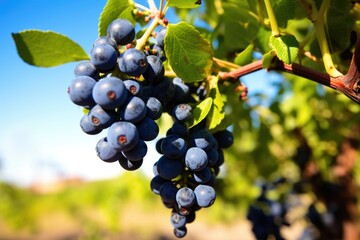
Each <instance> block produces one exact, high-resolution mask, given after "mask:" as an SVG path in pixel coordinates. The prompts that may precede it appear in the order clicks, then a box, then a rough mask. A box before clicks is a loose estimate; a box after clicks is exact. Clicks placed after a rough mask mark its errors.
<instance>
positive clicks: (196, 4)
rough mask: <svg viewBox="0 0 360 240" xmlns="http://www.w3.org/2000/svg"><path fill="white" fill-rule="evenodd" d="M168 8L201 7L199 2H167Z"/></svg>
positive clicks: (191, 0) (187, 0)
mask: <svg viewBox="0 0 360 240" xmlns="http://www.w3.org/2000/svg"><path fill="white" fill-rule="evenodd" d="M168 4H169V7H177V8H197V7H199V6H200V5H201V1H200V0H168Z"/></svg>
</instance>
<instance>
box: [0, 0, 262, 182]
mask: <svg viewBox="0 0 360 240" xmlns="http://www.w3.org/2000/svg"><path fill="white" fill-rule="evenodd" d="M138 2H139V3H143V4H144V5H146V1H145V0H142V1H138ZM156 2H158V1H156ZM105 4H106V0H96V1H86V0H62V1H45V0H0V9H1V14H0V22H1V23H2V27H1V28H0V36H1V40H0V49H1V53H2V55H1V57H0V66H1V67H0V69H1V80H0V109H1V112H2V124H1V125H0V136H1V137H0V159H1V168H0V178H1V179H5V180H7V181H11V182H15V183H18V184H21V185H28V184H29V183H31V182H33V181H46V180H49V179H53V178H54V177H59V176H80V177H84V178H86V179H98V178H104V177H113V176H115V175H117V174H120V173H121V172H122V170H121V167H120V166H119V165H118V164H117V163H111V164H107V163H104V162H102V161H101V160H100V159H98V158H97V156H96V153H95V145H96V143H97V141H98V140H99V139H100V138H101V137H102V135H96V136H90V135H86V134H85V133H83V132H82V131H81V129H80V127H79V120H80V118H81V116H82V110H81V109H80V108H78V107H77V106H75V105H74V104H72V103H71V102H70V100H69V98H68V95H67V92H66V90H67V87H68V85H69V82H70V81H71V79H72V78H73V69H74V67H75V65H76V63H68V64H65V65H61V66H58V67H52V68H38V67H34V66H30V65H28V64H26V63H24V62H23V61H22V59H21V58H20V57H19V56H18V54H17V51H16V48H15V44H14V42H13V40H12V38H11V33H12V32H19V31H22V30H25V29H41V30H53V31H56V32H59V33H61V34H64V35H66V36H68V37H70V38H71V39H73V40H74V41H75V42H77V43H79V44H80V45H81V46H82V47H83V48H84V49H85V51H86V52H90V49H91V46H92V43H93V41H94V40H95V39H96V38H97V25H98V18H99V15H100V13H101V11H102V9H103V7H104V6H105ZM257 81H259V80H257ZM154 152H155V151H154V150H153V148H152V147H149V154H148V156H149V157H148V158H149V160H146V164H145V165H144V169H145V171H148V172H151V167H152V164H153V163H154V162H155V161H156V160H157V159H156V157H155V158H154V157H153V156H154ZM149 169H150V170H149Z"/></svg>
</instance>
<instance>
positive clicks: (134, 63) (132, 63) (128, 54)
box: [119, 48, 148, 77]
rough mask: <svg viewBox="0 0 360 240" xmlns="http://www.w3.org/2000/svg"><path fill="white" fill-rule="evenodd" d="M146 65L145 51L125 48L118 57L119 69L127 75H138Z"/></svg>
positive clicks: (143, 70)
mask: <svg viewBox="0 0 360 240" xmlns="http://www.w3.org/2000/svg"><path fill="white" fill-rule="evenodd" d="M147 66H148V62H147V59H146V55H145V53H143V52H142V51H140V50H138V49H135V48H129V49H127V50H125V51H124V52H123V53H122V54H121V55H120V58H119V69H120V71H121V72H123V73H125V74H127V75H129V76H134V77H137V76H140V75H141V74H143V73H144V72H145V70H146V68H147Z"/></svg>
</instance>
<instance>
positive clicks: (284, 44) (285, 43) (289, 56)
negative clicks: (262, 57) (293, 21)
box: [270, 35, 299, 64]
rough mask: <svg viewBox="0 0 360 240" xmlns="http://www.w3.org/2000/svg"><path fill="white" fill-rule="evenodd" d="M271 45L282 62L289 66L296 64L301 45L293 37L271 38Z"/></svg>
mask: <svg viewBox="0 0 360 240" xmlns="http://www.w3.org/2000/svg"><path fill="white" fill-rule="evenodd" d="M270 44H271V45H272V46H273V48H274V50H275V52H276V54H277V56H278V58H279V59H280V60H282V61H283V62H285V63H287V64H290V63H293V62H295V60H296V58H297V56H298V53H299V44H298V42H297V41H296V38H295V37H294V36H293V35H283V36H271V37H270Z"/></svg>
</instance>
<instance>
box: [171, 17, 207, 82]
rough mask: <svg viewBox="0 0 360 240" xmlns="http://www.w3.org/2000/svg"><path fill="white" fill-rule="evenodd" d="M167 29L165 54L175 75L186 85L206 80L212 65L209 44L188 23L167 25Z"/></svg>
mask: <svg viewBox="0 0 360 240" xmlns="http://www.w3.org/2000/svg"><path fill="white" fill-rule="evenodd" d="M167 28H168V29H167V33H166V36H165V52H166V56H167V58H168V61H169V64H170V66H171V68H172V69H173V70H174V72H175V73H176V75H177V76H178V77H180V78H181V79H183V81H184V82H186V83H190V82H195V81H199V80H202V79H204V78H206V77H207V76H208V75H209V74H210V73H211V67H212V65H213V59H212V50H211V46H210V44H209V42H208V41H206V39H205V38H204V37H203V36H202V35H201V34H200V33H199V31H197V30H196V29H195V28H194V27H193V26H192V25H190V24H188V23H185V22H180V23H178V24H169V25H168V27H167Z"/></svg>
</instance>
